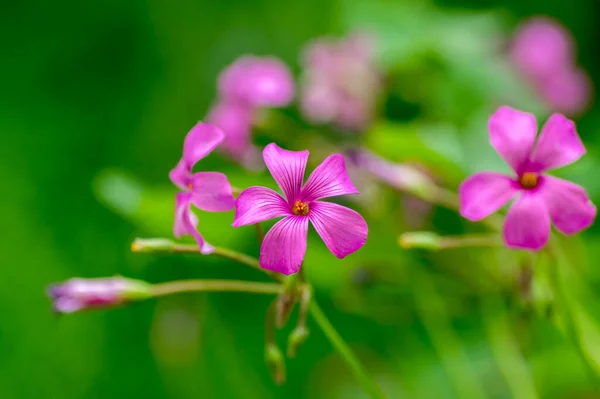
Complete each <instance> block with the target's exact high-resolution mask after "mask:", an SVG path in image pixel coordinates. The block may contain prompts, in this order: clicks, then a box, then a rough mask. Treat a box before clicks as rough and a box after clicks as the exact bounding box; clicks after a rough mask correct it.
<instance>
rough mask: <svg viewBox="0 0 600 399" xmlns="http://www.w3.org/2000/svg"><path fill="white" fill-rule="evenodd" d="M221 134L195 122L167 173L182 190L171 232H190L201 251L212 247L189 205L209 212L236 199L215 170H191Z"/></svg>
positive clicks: (226, 208)
mask: <svg viewBox="0 0 600 399" xmlns="http://www.w3.org/2000/svg"><path fill="white" fill-rule="evenodd" d="M224 137H225V135H224V134H223V132H222V131H221V130H220V129H219V128H218V127H216V126H213V125H210V124H207V123H202V122H200V123H198V124H197V125H196V126H194V127H193V128H192V130H190V132H189V133H188V134H187V136H186V138H185V141H184V144H183V157H182V158H181V160H180V161H179V163H178V164H177V166H175V168H174V169H173V170H172V171H171V172H170V173H169V177H170V178H171V181H172V182H173V183H174V184H175V185H176V186H177V187H179V188H180V189H181V190H182V191H181V192H179V193H177V195H176V197H175V223H174V225H173V234H174V235H175V237H177V238H179V237H182V236H184V235H191V236H192V237H194V239H195V240H196V243H197V244H198V246H199V247H200V252H202V253H203V254H209V253H211V252H213V251H214V248H213V247H212V246H211V245H210V244H209V243H207V242H206V241H205V240H204V238H203V237H202V235H201V234H200V233H199V232H198V230H197V226H198V218H197V217H196V215H194V213H193V212H192V210H191V208H190V205H191V204H193V205H194V206H195V207H197V208H198V209H202V210H204V211H208V212H226V211H229V210H231V209H233V207H234V206H235V198H233V194H232V191H231V185H230V184H229V181H228V180H227V176H225V175H224V174H222V173H217V172H198V173H192V168H193V167H194V165H195V164H196V163H197V162H198V161H200V160H201V159H202V158H204V157H206V156H207V155H208V154H210V153H211V152H212V150H214V149H215V148H216V147H217V146H218V145H219V144H220V143H221V142H222V141H223V139H224Z"/></svg>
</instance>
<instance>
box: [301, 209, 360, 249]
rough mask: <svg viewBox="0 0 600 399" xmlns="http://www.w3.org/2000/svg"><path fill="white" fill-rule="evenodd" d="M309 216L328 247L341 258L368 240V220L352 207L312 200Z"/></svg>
mask: <svg viewBox="0 0 600 399" xmlns="http://www.w3.org/2000/svg"><path fill="white" fill-rule="evenodd" d="M309 218H310V221H311V222H312V224H313V226H315V229H316V230H317V233H319V235H320V236H321V238H322V239H323V241H324V242H325V245H327V248H329V250H330V251H331V252H332V253H333V254H334V255H335V256H336V257H338V258H340V259H341V258H344V257H346V256H348V255H350V254H351V253H354V252H356V251H358V250H359V249H360V248H361V247H362V246H363V245H365V243H366V242H367V235H368V232H369V228H368V226H367V222H366V221H365V219H363V217H362V216H361V215H360V214H359V213H358V212H356V211H354V210H352V209H350V208H346V207H345V206H341V205H338V204H334V203H331V202H320V201H317V202H312V203H311V204H310V213H309Z"/></svg>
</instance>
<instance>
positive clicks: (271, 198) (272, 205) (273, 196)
mask: <svg viewBox="0 0 600 399" xmlns="http://www.w3.org/2000/svg"><path fill="white" fill-rule="evenodd" d="M288 215H292V212H291V210H290V208H289V206H288V204H287V203H286V202H285V200H284V199H283V198H282V197H281V195H279V194H278V193H276V192H275V191H273V190H271V189H270V188H266V187H250V188H247V189H245V190H244V191H242V192H241V193H240V195H239V197H238V199H237V201H236V203H235V219H234V220H233V227H240V226H245V225H248V224H255V223H259V222H262V221H264V220H269V219H273V218H276V217H280V216H288Z"/></svg>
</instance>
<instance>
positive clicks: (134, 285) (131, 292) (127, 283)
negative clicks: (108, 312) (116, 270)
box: [47, 277, 150, 313]
mask: <svg viewBox="0 0 600 399" xmlns="http://www.w3.org/2000/svg"><path fill="white" fill-rule="evenodd" d="M47 292H48V296H49V297H50V298H51V299H52V300H53V304H52V307H53V308H54V310H55V311H56V312H59V313H73V312H77V311H79V310H84V309H91V308H107V307H113V306H118V305H121V304H123V303H125V302H127V301H129V300H134V299H141V298H146V297H149V296H150V287H149V285H148V284H147V283H144V282H142V281H138V280H131V279H127V278H123V277H112V278H96V279H82V278H72V279H70V280H67V281H66V282H64V283H60V284H53V285H50V286H49V287H48V290H47Z"/></svg>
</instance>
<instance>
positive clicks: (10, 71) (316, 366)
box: [0, 0, 600, 399]
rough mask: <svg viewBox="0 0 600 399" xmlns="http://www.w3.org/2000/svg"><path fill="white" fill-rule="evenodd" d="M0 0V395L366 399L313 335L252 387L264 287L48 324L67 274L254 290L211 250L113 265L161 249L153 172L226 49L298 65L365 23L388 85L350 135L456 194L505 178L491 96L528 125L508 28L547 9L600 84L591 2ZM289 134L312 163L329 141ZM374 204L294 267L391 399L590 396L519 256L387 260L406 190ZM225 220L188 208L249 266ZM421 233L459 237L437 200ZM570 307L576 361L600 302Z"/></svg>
mask: <svg viewBox="0 0 600 399" xmlns="http://www.w3.org/2000/svg"><path fill="white" fill-rule="evenodd" d="M0 10H1V12H0V21H1V23H0V31H1V32H2V37H3V38H4V46H3V57H2V62H1V63H0V71H1V72H0V73H1V76H2V82H3V85H2V97H3V101H2V107H1V108H0V130H1V132H2V142H1V144H0V178H1V181H2V185H3V188H4V189H3V191H2V195H1V196H0V205H1V206H0V220H1V221H2V230H3V234H2V253H3V257H2V259H3V260H2V262H1V264H2V267H1V268H0V314H2V321H1V322H0V397H1V398H2V399H13V398H59V399H69V398H115V399H116V398H137V397H139V398H242V399H244V398H248V399H250V398H260V399H262V398H290V399H291V398H311V399H312V398H328V399H329V398H365V397H366V396H365V394H364V393H363V392H362V391H361V389H360V387H359V386H358V385H357V384H356V382H355V381H354V379H353V378H352V376H351V375H350V373H349V372H348V370H347V369H346V366H345V364H344V363H343V362H341V360H340V359H339V358H338V357H337V355H336V354H335V352H334V351H333V350H332V348H331V346H330V344H329V342H328V341H327V340H326V339H325V337H324V336H323V335H322V333H321V332H320V331H318V329H317V327H316V326H315V325H313V324H312V323H311V324H310V327H311V332H312V334H311V337H310V339H309V340H308V342H307V343H306V344H305V346H304V347H303V348H302V349H301V352H300V354H299V356H298V357H297V358H295V359H292V360H289V361H288V362H287V366H288V381H287V382H286V384H285V385H284V386H282V387H277V386H276V385H275V384H274V383H273V382H272V381H271V379H270V377H269V374H268V372H267V369H266V366H265V365H264V362H263V342H264V315H265V311H266V308H267V306H268V304H269V298H265V297H258V296H252V295H249V294H209V295H204V294H198V295H181V296H176V297H170V298H163V299H161V300H158V301H148V302H144V303H140V304H134V305H131V306H127V307H124V308H120V309H115V310H109V311H96V312H85V313H80V314H75V315H69V316H63V317H56V316H55V315H54V314H52V313H51V312H50V304H49V301H48V299H47V298H46V297H45V293H44V289H45V286H46V285H47V284H49V283H52V282H56V281H62V280H65V279H68V278H70V277H72V276H80V277H100V276H110V275H113V274H122V275H125V276H128V277H134V278H141V279H146V280H148V281H151V282H160V281H168V280H173V279H181V278H236V279H252V280H259V279H262V276H260V275H257V273H255V272H253V271H251V270H246V269H245V268H244V267H243V266H239V265H236V264H233V263H228V262H226V261H223V260H220V259H213V258H211V257H203V258H198V257H197V256H196V257H194V256H183V255H173V256H152V255H146V254H137V255H133V254H130V252H129V245H130V243H131V241H132V240H133V239H134V238H135V237H138V236H167V237H169V236H170V231H171V230H170V229H171V223H172V206H173V203H172V201H173V200H172V195H173V194H174V193H175V188H174V187H173V186H172V185H171V184H170V182H169V181H168V175H167V174H168V171H169V170H170V169H171V168H172V167H173V166H174V165H175V163H176V162H177V160H178V158H179V156H180V152H181V146H182V140H183V137H184V136H185V134H186V132H187V131H188V130H189V128H190V127H191V126H193V125H194V123H195V122H196V121H197V120H199V119H202V118H203V117H204V115H205V113H206V111H207V109H208V107H209V106H210V104H211V102H212V101H213V100H214V96H215V80H216V77H217V75H218V73H219V71H220V70H221V69H222V68H223V67H224V66H226V65H227V64H229V63H230V62H232V61H233V60H234V59H235V58H236V57H237V56H239V55H241V54H244V53H256V54H273V55H275V56H278V57H281V58H282V59H283V60H285V61H286V62H287V63H288V64H289V65H290V66H291V67H292V68H293V69H294V71H295V74H296V75H298V73H299V64H298V57H299V51H300V50H301V48H302V47H303V45H304V44H305V43H306V42H307V41H308V40H310V39H312V38H314V37H317V36H321V35H324V34H333V35H343V34H345V33H347V32H349V31H350V30H351V29H353V28H355V27H363V26H365V27H371V28H373V29H374V30H376V31H377V32H378V33H380V34H381V42H380V43H379V45H380V46H379V49H380V53H379V55H380V61H381V65H382V67H383V68H384V69H385V71H386V72H388V74H389V75H390V76H392V79H391V80H390V81H389V82H391V83H389V86H388V89H387V90H388V91H387V96H388V99H389V100H388V102H387V103H386V104H385V106H383V109H382V111H381V118H382V120H383V118H384V117H387V119H388V120H393V123H392V122H387V123H383V122H382V123H378V124H377V125H376V126H375V128H374V129H373V132H369V133H368V134H367V136H366V139H365V140H366V142H367V143H368V145H369V146H370V147H371V148H372V149H374V150H376V151H378V152H379V153H381V154H382V155H384V156H386V157H388V158H390V159H393V160H395V161H418V162H422V163H425V164H428V166H429V168H430V170H432V171H433V173H436V175H437V177H438V178H439V181H441V182H443V183H444V184H445V185H446V186H447V187H449V188H450V189H453V190H454V189H456V187H457V186H458V184H459V182H460V180H461V179H462V178H463V177H464V176H466V175H467V174H468V173H470V172H472V171H474V170H479V169H481V168H482V167H483V166H486V167H493V168H499V167H501V166H500V165H501V163H500V162H499V161H497V159H496V158H497V157H495V155H490V154H493V153H492V152H491V149H490V148H489V146H488V145H487V132H486V127H485V126H486V118H487V117H488V116H489V115H490V113H491V111H493V109H494V108H495V107H496V106H497V105H499V104H498V103H497V101H500V102H502V103H504V102H506V103H508V104H510V105H513V106H516V107H521V108H524V109H528V110H531V111H536V113H538V114H539V115H541V116H545V115H547V113H545V110H544V109H543V107H540V106H539V104H538V102H536V101H535V99H533V100H532V99H530V94H531V93H523V88H522V87H521V85H519V84H514V83H515V82H514V81H513V80H511V79H512V75H509V74H506V73H504V72H502V71H498V70H496V67H497V65H490V60H491V59H490V56H489V54H490V52H491V51H493V49H492V48H493V46H491V44H490V43H492V42H493V41H494V38H497V36H496V35H501V36H500V37H502V35H504V36H505V37H509V36H510V35H511V33H512V32H513V29H514V27H515V25H516V24H517V23H518V22H519V21H520V20H521V19H523V18H525V17H527V16H530V15H534V14H547V15H553V16H555V17H557V18H558V19H559V20H560V21H562V22H563V23H564V24H565V25H566V26H567V27H568V28H569V29H570V30H571V31H572V32H573V34H574V35H575V37H576V39H577V44H578V47H579V52H578V61H579V63H580V64H581V65H582V66H583V67H584V68H585V69H586V70H587V71H588V72H589V73H590V75H591V76H592V79H593V80H594V81H595V82H600V52H599V51H598V49H599V48H600V30H599V29H598V26H600V2H598V1H593V0H573V1H570V2H558V1H551V2H548V1H542V0H535V1H516V0H511V1H504V2H500V1H475V0H472V1H449V2H443V4H442V2H439V3H436V4H434V3H424V2H420V1H394V2H392V1H389V2H383V1H380V2H368V1H363V2H361V1H331V2H329V1H320V0H303V1H296V0H289V1H284V2H282V1H275V0H255V1H243V0H224V1H222V2H208V1H192V0H180V1H175V2H171V3H167V2H164V1H157V0H151V1H139V0H131V1H115V0H106V1H102V2H81V1H74V0H64V1H60V2H47V1H24V2H4V3H3V4H2V5H1V6H0ZM453 33H456V36H452V34H453ZM449 37H452V39H448V38H449ZM444 38H445V39H447V40H449V41H448V42H445V41H444ZM427 46H430V47H427ZM453 46H455V47H453ZM461 49H463V50H464V49H466V50H465V51H463V52H461ZM421 50H424V51H421ZM511 82H512V83H513V85H512V86H511V84H510V83H511ZM411 93H412V94H414V93H425V94H422V95H417V96H416V97H415V96H414V95H411ZM415 98H416V99H415ZM287 115H292V116H291V117H295V116H294V115H295V114H294V113H293V111H289V112H287ZM598 126H600V112H598V108H597V107H592V108H591V110H590V111H589V112H588V113H587V114H586V115H584V116H583V117H581V118H580V119H578V128H579V132H580V134H581V136H582V137H583V139H584V141H585V142H586V145H587V146H588V148H589V151H590V153H589V155H588V156H587V157H586V158H585V159H584V160H583V161H581V162H580V163H579V164H578V165H576V166H574V167H572V168H568V169H567V170H566V171H564V172H563V173H564V174H563V175H565V176H568V177H570V178H572V179H573V180H575V181H576V182H578V183H580V184H584V185H585V186H586V188H587V189H588V191H589V192H590V194H591V195H592V197H593V199H595V201H596V203H598V202H597V201H598V200H600V181H599V180H598V179H597V177H596V175H597V169H596V167H597V166H599V165H598V161H597V160H598V159H599V158H598V154H597V150H598V148H599V147H598V146H599V145H600V139H599V137H598V135H597V132H598V129H599V128H598ZM423 132H424V133H423ZM297 133H298V132H297V131H290V132H287V131H278V132H277V137H276V138H277V140H278V142H279V143H280V144H281V145H282V146H287V147H288V148H293V149H299V148H300V147H302V145H301V142H302V140H304V139H306V137H304V136H302V132H300V134H297ZM371 133H372V134H371ZM421 133H423V134H421ZM261 134H263V137H262V140H263V141H265V140H267V139H269V138H272V137H273V135H272V133H269V132H267V133H264V132H263V133H261ZM306 134H308V133H306ZM369 135H370V136H369ZM432 135H433V136H432ZM390 137H392V138H390ZM440 137H442V139H443V140H445V141H440ZM428 138H429V140H428ZM299 141H300V142H299ZM306 142H309V143H311V145H313V147H311V148H310V149H311V151H313V154H314V155H313V157H312V158H314V159H312V158H311V161H312V162H313V163H316V162H319V161H320V160H321V159H322V158H323V156H324V155H326V154H323V152H326V151H327V150H325V149H322V150H321V152H320V151H319V149H320V148H322V147H320V146H319V144H318V143H319V141H318V140H316V139H315V141H306ZM436 142H437V143H438V145H437V146H435V145H433V144H435V143H436ZM390 143H393V145H389V144H390ZM439 143H442V144H441V145H440V144H439ZM490 157H495V158H493V159H494V161H490V159H492V158H490ZM203 162H204V163H203V168H204V169H206V170H222V171H225V172H227V173H228V175H229V176H230V179H231V181H232V184H234V185H236V186H240V187H244V186H249V185H255V184H272V182H271V180H270V177H269V176H267V175H265V174H262V175H259V176H255V175H252V174H250V173H246V172H244V171H242V170H241V169H240V168H239V167H237V166H236V165H234V164H232V163H230V162H228V161H226V160H224V159H221V158H219V157H218V156H217V155H215V156H212V157H211V158H210V159H207V160H205V161H203ZM490 165H492V166H490ZM313 166H314V164H313ZM377 198H378V204H379V206H375V205H372V206H364V205H356V206H355V207H357V209H359V208H360V207H361V206H362V209H361V212H362V213H363V214H365V216H366V218H367V219H368V221H369V223H370V237H369V242H368V244H367V245H366V246H365V247H364V248H363V250H361V251H360V252H359V253H357V254H356V255H354V256H352V257H349V258H348V259H346V260H344V261H337V260H335V258H334V257H333V256H332V255H331V254H329V252H327V249H326V248H325V246H324V245H323V244H322V242H320V240H319V239H318V237H316V234H314V232H312V233H311V234H310V238H309V251H308V254H307V257H306V263H305V264H306V272H307V274H308V277H309V278H310V279H311V281H313V283H314V285H315V290H316V292H317V297H319V298H320V299H321V302H322V305H323V307H324V309H325V311H326V313H327V314H328V315H329V317H330V318H331V320H332V322H333V324H334V325H335V326H336V328H337V329H338V330H339V331H340V333H341V334H342V336H343V337H344V338H346V339H347V341H348V342H349V343H350V344H351V345H352V347H353V348H354V349H355V350H356V352H357V353H358V354H359V356H360V357H361V359H362V360H363V361H364V363H365V365H366V366H367V368H368V369H369V370H370V372H371V373H372V374H373V375H374V376H375V378H376V380H377V381H378V382H379V383H380V384H381V386H382V387H383V388H384V390H385V391H386V392H387V393H388V395H389V397H390V398H471V397H488V398H511V397H528V396H527V395H529V397H535V396H536V395H537V396H539V397H544V398H586V397H587V398H593V397H600V396H599V395H598V394H597V391H596V390H595V389H596V388H597V387H598V382H599V381H600V380H599V379H598V374H597V373H596V372H594V367H593V366H592V367H591V369H590V368H589V367H588V365H587V363H586V362H584V361H582V356H581V353H580V352H579V350H578V349H577V348H576V346H575V345H573V342H572V341H570V340H569V339H566V338H565V337H564V335H563V334H561V332H560V329H558V328H556V327H555V326H554V323H553V320H551V317H550V318H548V317H546V316H547V313H548V312H547V307H545V306H546V305H547V303H546V302H545V301H546V299H547V296H545V294H544V292H545V291H544V290H543V287H544V284H543V282H540V283H539V286H540V287H542V288H540V291H539V292H535V298H534V299H533V301H527V300H524V299H523V298H522V297H521V296H519V292H518V289H516V288H515V287H516V285H515V281H516V277H515V276H516V275H517V274H518V270H519V259H520V257H519V256H516V257H515V256H514V254H512V253H508V251H505V250H501V249H500V250H490V249H486V250H483V249H481V250H456V251H449V252H447V253H440V254H428V253H422V252H419V251H416V252H408V251H404V250H401V249H400V248H399V247H398V246H397V243H396V238H397V235H398V234H399V233H401V232H402V231H405V230H407V229H409V227H408V222H406V221H405V219H404V218H403V216H402V212H403V208H402V207H403V205H402V202H399V200H400V199H401V197H400V196H399V195H398V194H397V193H394V192H392V191H391V190H384V191H383V193H381V195H380V196H378V197H377ZM382 204H383V205H382ZM390 216H393V217H390ZM232 219H233V214H232V213H228V214H224V215H221V214H219V215H209V214H202V215H201V219H200V228H201V231H202V232H203V234H205V236H206V237H207V239H208V240H209V241H210V242H211V243H215V244H218V245H221V246H230V247H233V248H236V249H239V250H242V251H246V252H248V253H251V254H253V255H257V254H258V247H257V246H256V243H255V238H254V232H253V230H252V229H251V228H246V229H238V230H234V229H233V228H231V227H229V226H230V223H231V221H232ZM421 227H423V228H426V229H434V230H436V231H439V232H442V233H460V232H462V231H465V229H471V230H472V229H476V227H473V226H472V225H470V224H468V223H466V222H465V221H463V220H461V219H460V218H459V217H458V216H457V215H456V213H453V212H450V211H447V210H443V209H435V210H434V211H433V214H431V215H428V216H427V217H426V221H425V222H424V224H423V225H422V226H421ZM597 232H598V228H597V227H594V228H592V229H591V230H590V231H588V232H586V233H585V234H584V235H583V238H582V237H577V238H574V239H570V240H568V241H565V247H566V248H567V249H568V251H569V253H568V258H569V260H570V261H571V262H572V263H574V264H577V267H575V266H574V268H575V269H576V270H577V273H576V274H577V276H578V277H580V280H584V281H586V283H587V287H588V288H589V292H592V291H593V289H594V288H596V287H600V272H599V271H598V269H597V268H596V267H595V266H596V263H597V260H598V259H599V258H600V253H599V252H598V250H597V249H596V247H597V245H596V244H595V243H596V242H597V241H596V240H597V238H598V234H597ZM515 258H516V259H517V260H516V261H515ZM536 266H538V265H536ZM541 268H542V266H540V269H541ZM575 269H574V270H575ZM536 271H537V269H536ZM540 275H541V276H542V277H543V274H540ZM542 277H540V278H542ZM579 283H580V281H578V282H573V281H572V280H571V283H570V284H572V285H571V286H570V287H571V288H573V289H574V287H577V284H579ZM584 291H586V292H588V290H584ZM589 292H588V293H589ZM580 301H581V303H583V304H584V305H585V306H584V305H581V306H582V307H581V308H582V309H583V308H585V309H587V310H586V313H585V316H581V317H580V318H577V317H576V319H577V320H579V322H580V323H579V324H578V323H577V320H576V322H575V326H576V328H575V329H576V330H577V329H578V328H579V330H578V331H579V335H577V333H578V332H577V331H576V332H575V335H576V336H579V337H583V339H582V342H583V343H584V344H585V345H583V346H584V350H583V352H584V353H583V355H584V357H586V356H587V357H588V359H592V362H593V361H594V360H593V359H598V358H599V357H598V356H597V355H598V354H597V353H593V352H594V351H598V350H600V349H598V348H600V339H598V338H599V337H600V334H597V326H598V325H599V324H598V322H597V320H598V319H597V316H598V315H600V312H598V310H600V308H598V303H597V302H596V301H595V300H594V299H593V298H592V295H591V294H590V295H589V296H588V295H587V294H586V297H585V298H580ZM540 309H541V310H540ZM578 309H579V308H578ZM577 314H579V313H577ZM582 314H583V313H582ZM286 331H288V332H289V328H288V329H286V330H285V331H284V332H283V333H282V334H281V337H280V338H281V342H282V344H283V343H284V342H285V332H286ZM582 331H583V332H582ZM596 343H598V345H595V344H596ZM598 364H600V363H598ZM597 369H599V368H598V367H597V368H596V370H597ZM532 390H534V391H535V392H537V393H536V394H533V393H532ZM532 394H533V395H534V396H531V395H532Z"/></svg>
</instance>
